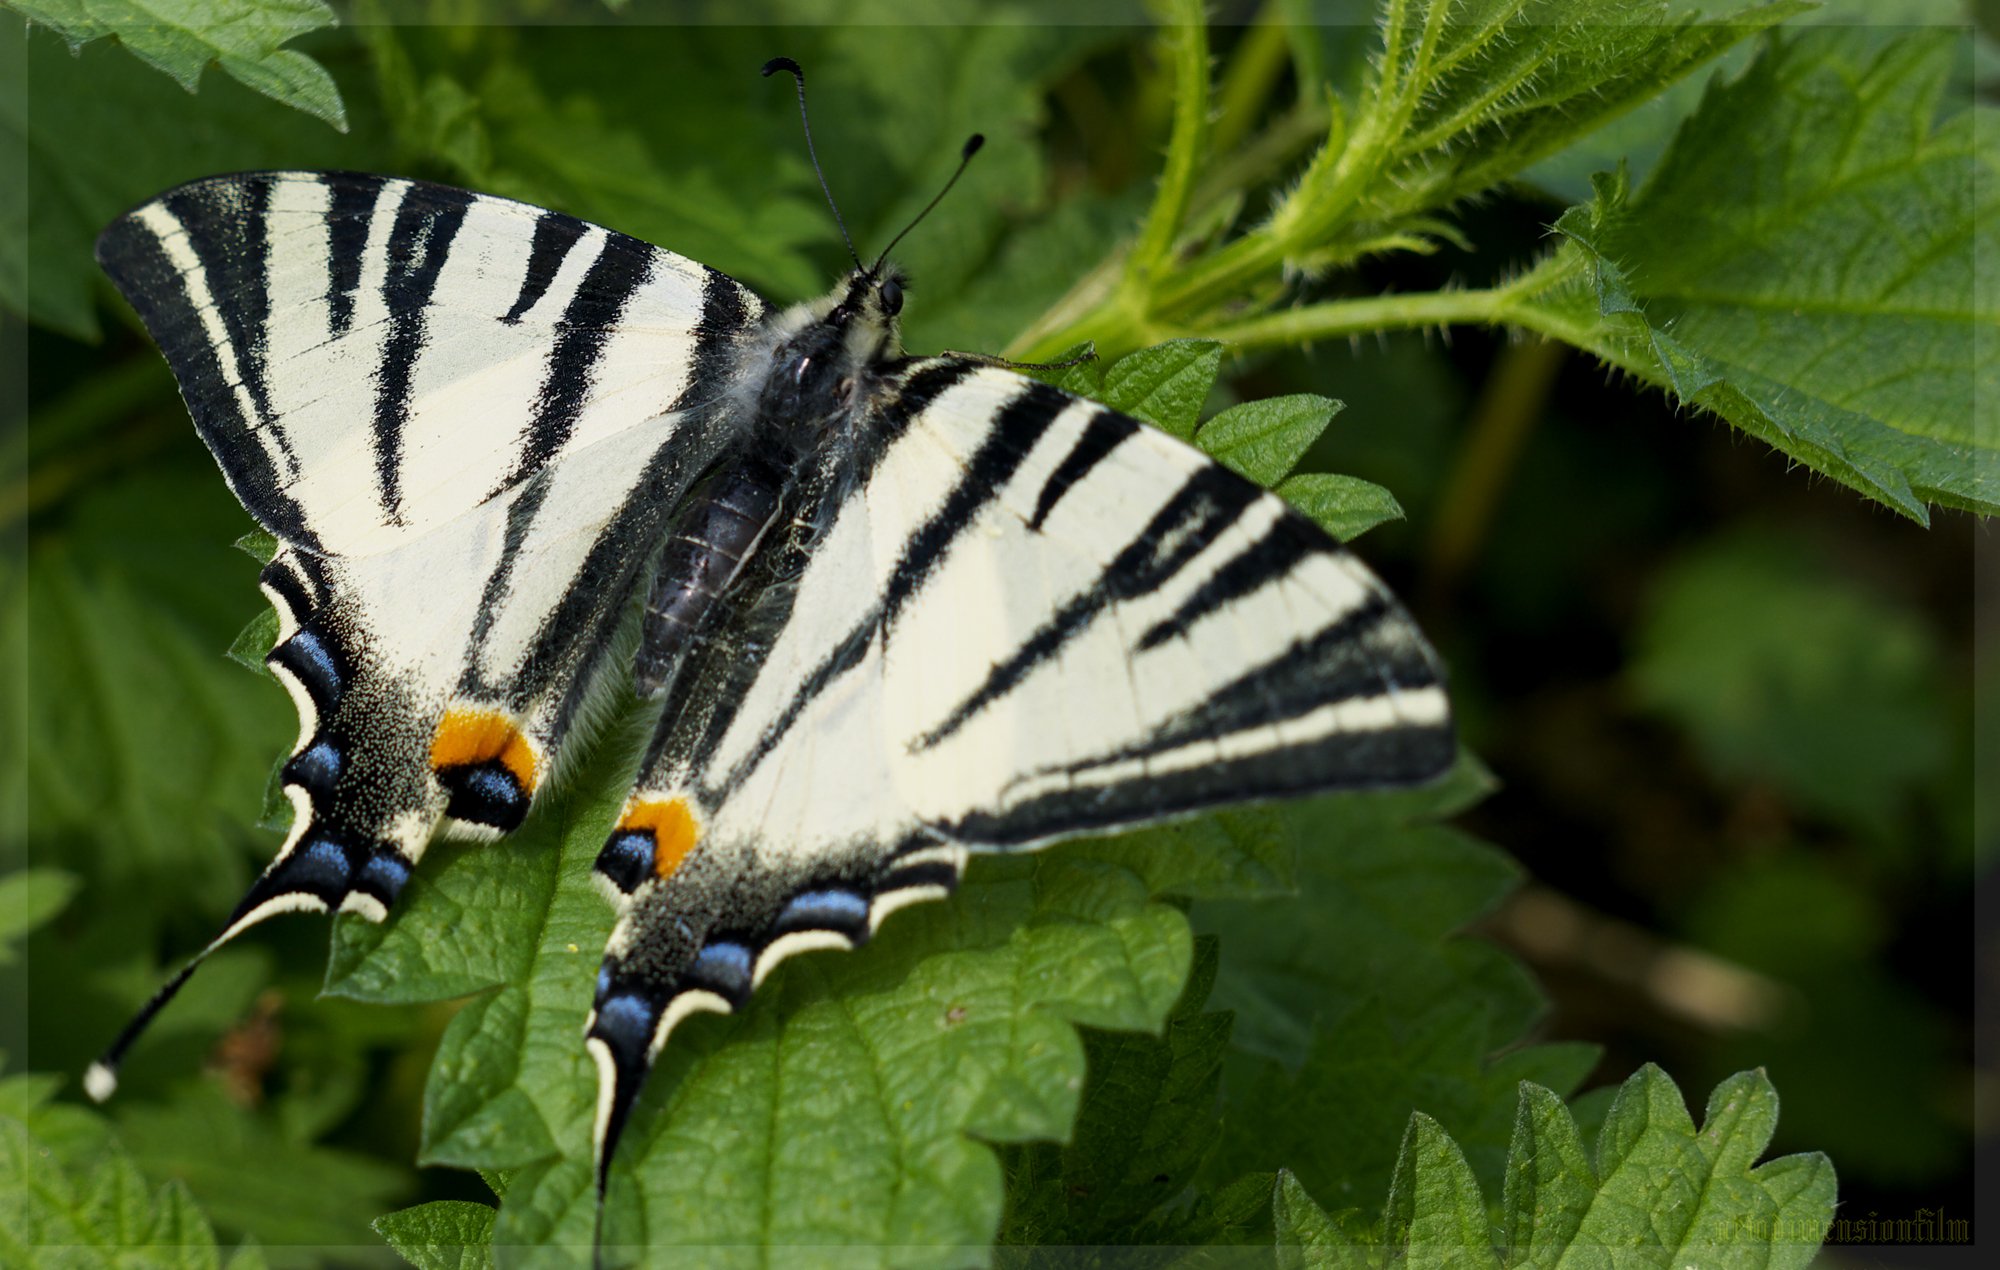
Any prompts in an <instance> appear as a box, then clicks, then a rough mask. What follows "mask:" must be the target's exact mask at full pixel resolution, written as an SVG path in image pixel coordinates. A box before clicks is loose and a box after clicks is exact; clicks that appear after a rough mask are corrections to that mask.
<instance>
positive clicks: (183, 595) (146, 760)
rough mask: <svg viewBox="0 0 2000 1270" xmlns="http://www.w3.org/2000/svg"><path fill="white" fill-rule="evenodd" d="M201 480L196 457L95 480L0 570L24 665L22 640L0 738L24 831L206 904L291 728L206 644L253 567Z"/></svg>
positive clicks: (224, 499) (238, 846) (231, 875)
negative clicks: (25, 679) (21, 564)
mask: <svg viewBox="0 0 2000 1270" xmlns="http://www.w3.org/2000/svg"><path fill="white" fill-rule="evenodd" d="M216 485H217V483H216V482H215V481H214V480H213V472H212V470H211V471H210V472H207V473H200V474H187V473H181V472H179V471H175V470H171V469H168V470H161V471H156V472H153V473H147V474H142V475H134V476H129V477H125V478H123V479H119V480H116V481H110V482H106V483H104V485H103V486H102V488H100V489H97V490H94V491H92V492H91V493H89V494H87V495H84V496H82V497H80V498H79V499H78V500H77V506H76V508H75V512H76V517H77V527H76V528H75V529H74V530H73V531H72V532H71V533H70V534H68V535H66V536H63V537H58V536H55V535H51V536H49V538H48V539H47V540H46V541H45V542H42V543H39V544H37V545H36V547H35V548H34V549H33V550H32V551H31V552H30V553H29V555H28V557H27V569H26V571H25V573H23V572H22V571H19V570H4V569H0V596H4V597H6V608H7V609H8V611H10V612H12V613H15V614H17V615H19V616H18V617H17V619H16V620H14V621H11V622H9V623H8V624H6V625H5V626H0V644H4V645H7V646H11V647H13V648H14V649H15V650H16V651H17V652H18V653H19V654H20V655H21V656H22V657H23V659H24V664H25V658H26V653H25V651H22V650H23V649H24V648H25V647H26V645H27V643H28V642H32V646H33V650H34V658H33V664H34V666H35V668H36V673H35V675H34V677H33V679H32V680H31V681H30V682H29V683H28V684H27V686H26V691H25V693H24V694H23V695H24V698H25V700H24V703H23V704H24V707H25V708H24V710H23V711H21V712H20V714H19V715H16V714H15V713H14V712H9V713H8V714H7V715H6V718H7V719H8V720H9V726H10V727H11V726H12V725H13V723H15V722H18V723H19V725H20V726H21V727H22V728H23V729H24V735H23V736H21V737H15V738H0V739H8V740H9V741H10V743H9V744H7V745H6V749H7V750H8V752H9V753H14V754H19V755H21V756H22V757H23V767H24V768H25V772H24V779H25V785H26V793H27V795H28V797H30V798H31V799H32V800H33V803H34V807H35V812H36V814H35V817H34V819H33V821H32V823H31V825H30V828H31V830H32V841H33V843H34V845H35V847H36V849H37V850H45V851H47V852H48V853H49V854H50V856H51V857H52V858H62V859H74V860H82V861H88V862H89V863H90V866H91V874H92V876H93V877H94V878H95V879H96V880H97V881H96V885H98V886H103V885H104V884H105V883H107V882H110V883H113V884H116V885H118V886H121V887H125V888H129V889H130V890H131V891H132V892H134V893H139V892H144V893H145V894H147V895H148V896H150V898H151V900H152V904H153V907H154V908H155V909H156V910H157V909H159V908H160V906H161V903H162V900H163V898H165V897H178V898H179V899H180V900H181V901H183V902H187V901H194V902H195V903H197V904H198V905H199V906H200V908H201V909H202V910H203V911H207V912H213V913H217V914H219V913H222V912H226V911H228V907H229V905H231V904H232V903H234V901H235V899H236V897H237V896H238V895H239V894H240V893H241V888H242V886H243V885H244V884H246V883H247V882H248V880H249V877H250V858H251V854H252V853H253V852H254V851H255V850H256V849H258V848H256V847H253V846H252V837H251V835H250V834H249V833H247V832H246V831H245V829H244V827H243V826H244V825H246V824H248V823H249V822H250V821H251V820H254V818H255V811H256V805H255V801H254V800H255V797H256V795H255V791H256V790H258V789H261V788H262V786H263V783H264V776H265V773H266V771H267V770H268V768H269V766H270V762H271V756H272V755H273V754H275V753H277V752H279V751H281V750H283V749H284V748H286V746H287V743H288V741H289V739H290V736H291V734H292V727H293V725H292V723H291V722H290V721H289V720H288V719H287V718H286V715H287V713H288V711H287V709H286V705H285V701H284V695H283V692H282V691H281V690H280V689H278V687H277V685H276V684H274V683H268V682H267V683H259V682H258V681H257V680H255V679H252V678H250V677H248V676H246V675H244V674H243V673H242V672H241V671H240V670H238V669H237V668H236V667H234V666H231V665H230V664H229V663H228V662H227V661H226V660H225V659H224V658H222V657H220V656H218V655H217V654H216V653H215V651H214V650H215V648H216V647H218V646H219V645H220V644H221V643H222V642H223V641H224V640H226V639H227V638H228V627H229V623H230V620H231V615H232V614H235V615H241V614H243V613H245V612H247V611H248V607H249V605H250V604H253V603H255V600H254V599H246V595H247V591H246V590H245V588H248V587H250V586H252V585H254V576H255V575H254V571H253V570H251V569H250V568H248V567H247V565H244V562H242V560H241V557H239V556H236V555H235V553H233V552H230V551H229V550H228V549H227V548H226V547H225V546H224V545H223V542H222V540H225V539H226V538H227V537H228V535H229V534H230V533H231V532H233V530H234V529H235V527H236V526H237V525H238V524H240V522H241V513H240V512H238V511H237V510H236V509H235V508H234V506H233V504H232V503H231V501H230V499H229V497H228V494H227V492H226V491H224V490H221V489H217V488H216ZM239 566H241V567H239ZM135 631H143V632H145V638H143V639H133V638H130V634H129V633H130V632H135ZM30 737H32V738H33V740H32V742H30V741H29V740H28V738H30ZM162 737H172V738H174V740H173V743H172V744H171V745H163V744H161V743H160V740H159V738H162ZM102 898H103V897H102V895H101V894H100V896H99V899H100V901H101V900H102ZM153 920H157V913H156V914H155V917H154V919H153Z"/></svg>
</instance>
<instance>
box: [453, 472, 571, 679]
mask: <svg viewBox="0 0 2000 1270" xmlns="http://www.w3.org/2000/svg"><path fill="white" fill-rule="evenodd" d="M547 476H548V474H547V472H546V471H544V472H542V473H539V474H537V477H536V479H535V480H532V481H530V482H528V483H527V484H526V485H525V486H523V487H522V488H521V490H520V492H519V493H518V494H516V495H515V497H514V500H513V502H511V503H509V504H508V505H507V528H506V530H505V531H504V535H503V537H502V540H501V544H500V561H499V563H498V564H496V565H494V566H493V572H492V573H490V574H488V575H487V576H486V586H485V588H484V589H483V590H481V592H480V595H479V612H478V614H477V615H476V616H475V617H474V618H473V620H472V634H471V636H470V638H469V639H467V641H466V647H468V648H470V649H473V650H474V652H475V655H474V656H473V657H471V658H470V659H468V660H467V662H466V664H465V673H464V674H463V675H461V676H460V677H459V688H458V691H459V694H460V695H461V696H466V697H472V698H474V699H480V698H489V697H493V696H497V695H498V693H497V691H496V690H495V688H494V687H493V686H492V685H489V684H488V683H487V682H486V679H485V676H484V675H483V674H481V673H480V667H479V657H478V656H477V655H476V654H477V652H478V651H480V650H483V649H484V648H485V646H486V637H487V636H488V635H490V634H492V632H493V623H494V620H495V619H496V618H498V617H499V616H500V605H501V602H502V601H503V600H505V599H506V598H507V592H508V590H509V589H510V588H511V587H512V585H513V580H514V566H515V565H517V564H519V563H520V560H521V547H522V544H524V543H525V542H527V540H528V531H529V530H530V529H532V528H534V524H535V517H536V516H537V515H538V514H540V512H541V510H542V503H543V502H544V501H546V500H547V498H548V496H549V489H550V486H551V484H552V482H551V481H550V480H548V479H547ZM515 704H520V703H519V702H518V701H517V702H516V703H515Z"/></svg>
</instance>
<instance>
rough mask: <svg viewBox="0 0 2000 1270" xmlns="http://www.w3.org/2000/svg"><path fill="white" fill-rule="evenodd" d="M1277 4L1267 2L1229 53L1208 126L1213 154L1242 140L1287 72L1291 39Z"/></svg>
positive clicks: (1227, 151) (1272, 0) (1226, 150)
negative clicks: (1272, 90) (1213, 114)
mask: <svg viewBox="0 0 2000 1270" xmlns="http://www.w3.org/2000/svg"><path fill="white" fill-rule="evenodd" d="M1277 8H1278V6H1277V2H1276V0H1270V2H1269V3H1266V4H1265V5H1264V7H1263V9H1262V10H1260V11H1259V12H1258V14H1257V20H1256V21H1255V22H1254V23H1252V24H1251V25H1250V26H1249V27H1248V28H1246V29H1245V30H1244V32H1243V38H1242V40H1241V41H1240V42H1239V43H1238V44H1237V46H1236V51H1235V52H1234V53H1233V54H1232V55H1231V56H1230V59H1229V66H1228V69H1227V70H1225V71H1224V72H1223V75H1222V83H1221V85H1220V87H1219V88H1218V90H1217V92H1216V95H1215V122H1214V124H1213V125H1211V127H1210V129H1209V151H1210V153H1212V154H1215V155H1218V156H1221V155H1228V154H1231V153H1233V152H1234V151H1235V150H1236V148H1237V147H1238V146H1239V145H1241V144H1243V139H1244V138H1245V137H1246V136H1248V135H1249V134H1250V127H1251V125H1252V124H1254V123H1255V122H1256V121H1257V113H1258V111H1259V110H1260V109H1262V107H1263V105H1264V102H1265V101H1266V100H1267V99H1268V98H1269V97H1270V95H1271V89H1272V87H1273V86H1274V85H1275V84H1276V83H1277V82H1278V77H1279V76H1280V75H1281V74H1283V73H1284V69H1285V59H1286V56H1287V53H1288V52H1289V41H1288V40H1287V38H1286V30H1285V23H1284V21H1283V20H1282V19H1281V18H1280V17H1279V15H1278V12H1277ZM1206 183H1207V182H1206V181H1204V184H1206ZM1228 188H1237V187H1234V186H1232V187H1228Z"/></svg>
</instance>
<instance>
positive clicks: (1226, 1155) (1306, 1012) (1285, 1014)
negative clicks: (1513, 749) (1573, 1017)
mask: <svg viewBox="0 0 2000 1270" xmlns="http://www.w3.org/2000/svg"><path fill="white" fill-rule="evenodd" d="M1484 788H1485V778H1484V776H1483V774H1482V773H1481V772H1480V771H1479V769H1478V768H1477V767H1476V765H1474V764H1471V763H1462V764H1461V767H1460V770H1459V772H1458V773H1457V774H1456V776H1455V777H1454V778H1452V779H1448V780H1446V781H1444V782H1441V783H1440V784H1439V785H1437V786H1434V787H1431V788H1429V789H1426V790H1421V791H1415V792H1411V793H1402V794H1375V795H1361V796H1351V797H1343V798H1338V799H1323V800H1320V801H1318V802H1316V803H1312V804H1308V805H1306V806H1305V807H1303V808H1301V810H1300V811H1299V812H1298V813H1297V821H1298V824H1297V829H1296V832H1297V833H1298V835H1299V837H1300V839H1301V842H1302V844H1303V845H1302V849H1301V852H1300V856H1299V859H1300V870H1299V878H1300V890H1299V894H1298V895H1296V896H1295V897H1292V898H1289V899H1274V900H1265V901H1261V902H1257V903H1206V904H1202V905H1200V906H1198V907H1197V909H1196V910H1195V914H1194V916H1195V920H1196V927H1197V929H1199V930H1202V931H1204V932H1214V933H1216V934H1218V935H1220V937H1221V940H1222V968H1221V972H1220V974H1219V976H1218V984H1217V991H1216V994H1215V1003H1216V1005H1218V1006H1226V1007H1229V1008H1232V1009H1234V1010H1235V1012H1236V1018H1237V1021H1236V1033H1235V1044H1236V1047H1237V1049H1238V1050H1239V1051H1240V1052H1239V1053H1238V1054H1237V1055H1235V1056H1234V1057H1233V1058H1232V1060H1231V1061H1230V1063H1229V1065H1228V1067H1227V1069H1226V1075H1225V1079H1224V1084H1223V1098H1224V1105H1225V1109H1226V1114H1225V1123H1226V1124H1227V1133H1226V1137H1225V1141H1224V1143H1223V1146H1222V1147H1221V1149H1220V1150H1219V1151H1218V1153H1217V1155H1216V1157H1215V1159H1214V1161H1213V1162H1212V1164H1211V1166H1210V1168H1209V1169H1208V1170H1206V1173H1205V1175H1206V1176H1207V1177H1209V1178H1234V1177H1238V1176H1241V1175H1242V1174H1244V1173H1246V1172H1253V1171H1260V1170H1261V1171H1267V1172H1268V1171H1272V1170H1275V1169H1278V1168H1286V1169H1290V1170H1291V1171H1293V1172H1294V1173H1296V1174H1297V1175H1298V1176H1299V1178H1300V1179H1301V1181H1302V1182H1303V1184H1304V1185H1306V1186H1307V1187H1309V1188H1310V1189H1312V1190H1314V1191H1315V1192H1317V1193H1319V1194H1323V1195H1327V1196H1329V1197H1333V1198H1336V1199H1337V1200H1338V1202H1340V1203H1341V1204H1343V1205H1345V1204H1352V1203H1356V1202H1359V1201H1361V1200H1362V1199H1363V1198H1364V1197H1371V1196H1374V1195H1377V1194H1380V1193H1382V1191H1383V1190H1385V1189H1386V1188H1387V1187H1388V1185H1389V1183H1390V1179H1391V1172H1392V1169H1393V1167H1394V1164H1395V1148H1394V1145H1393V1144H1394V1143H1395V1141H1396V1139H1397V1137H1398V1134H1399V1131H1400V1130H1401V1128H1402V1126H1403V1125H1404V1124H1405V1123H1406V1122H1407V1120H1408V1118H1409V1116H1410V1113H1411V1112H1412V1111H1414V1110H1422V1111H1425V1112H1427V1113H1429V1114H1430V1115H1433V1116H1435V1117H1437V1118H1438V1119H1439V1120H1440V1121H1441V1122H1442V1123H1443V1124H1445V1125H1446V1126H1448V1127H1450V1128H1451V1129H1452V1130H1453V1131H1454V1132H1455V1133H1456V1134H1458V1135H1459V1140H1460V1141H1461V1142H1462V1143H1463V1144H1464V1145H1465V1148H1466V1151H1467V1153H1468V1154H1469V1155H1470V1157H1471V1158H1472V1161H1473V1165H1474V1167H1475V1169H1476V1171H1477V1173H1478V1174H1479V1175H1480V1176H1482V1177H1484V1178H1486V1179H1488V1180H1489V1181H1490V1182H1496V1183H1497V1181H1498V1179H1499V1177H1500V1171H1501V1162H1502V1159H1503V1157H1504V1155H1505V1151H1506V1143H1507V1138H1508V1134H1509V1132H1510V1129H1511V1120H1510V1119H1509V1116H1508V1112H1507V1095H1508V1092H1509V1091H1510V1090H1511V1089H1512V1088H1513V1087H1514V1085H1515V1084H1516V1083H1517V1082H1518V1081H1520V1080H1522V1079H1534V1080H1537V1081H1539V1082H1541V1083H1544V1084H1548V1085H1552V1086H1555V1087H1557V1088H1559V1089H1562V1090H1565V1091H1567V1090H1571V1089H1574V1088H1575V1087H1576V1086H1577V1085H1578V1084H1579V1083H1580V1082H1581V1081H1582V1080H1583V1078H1584V1076H1585V1075H1586V1074H1588V1072H1589V1070H1590V1067H1591V1065H1592V1063H1593V1062H1594V1061H1595V1051H1594V1048H1593V1047H1591V1046H1587V1045H1577V1044H1556V1045H1532V1046H1518V1045H1517V1042H1518V1041H1519V1040H1520V1038H1521V1037H1522V1035H1523V1034H1524V1033H1525V1032H1526V1031H1527V1029H1528V1028H1529V1027H1530V1026H1531V1025H1532V1023H1533V1022H1534V1020H1535V1018H1536V1017H1537V1016H1538V1015H1539V1013H1540V1011H1541V1009H1542V1000H1541V995H1540V992H1539V990H1538V989H1537V988H1536V986H1535V984H1534V983H1533V981H1532V979H1531V978H1530V977H1529V976H1528V974H1527V972H1526V971H1525V970H1523V969H1522V968H1521V966H1520V965H1519V964H1518V963H1516V962H1515V961H1513V960H1512V959H1511V958H1509V957H1508V956H1506V955H1505V954H1504V953H1502V952H1501V951H1500V950H1499V949H1497V948H1495V947H1493V946H1492V945H1490V944H1487V943H1485V942H1483V941H1480V940H1476V939H1470V938H1462V937H1458V932H1460V931H1461V930H1462V929H1463V928H1464V927H1466V926H1467V925H1468V924H1470V923H1472V922H1473V921H1474V920H1475V919H1477V918H1478V917H1479V916H1480V915H1481V914H1483V913H1485V912H1487V911H1489V910H1490V909H1491V908H1492V907H1493V906H1494V905H1495V904H1497V903H1498V902H1499V901H1500V900H1501V899H1502V898H1503V897H1504V896H1505V895H1506V893H1507V892H1508V891H1510V890H1511V889H1512V888H1513V886H1514V884H1515V880H1516V876H1517V874H1516V870H1515V868H1514V866H1513V865H1512V864H1511V863H1510V862H1509V861H1508V860H1507V859H1506V858H1505V857H1503V856H1501V855H1500V854H1499V853H1498V852H1497V851H1495V850H1493V849H1492V848H1491V847H1488V846H1486V845H1484V844H1483V843H1480V842H1478V841H1476V840H1475V839H1473V838H1471V837H1469V836H1467V835H1465V834H1463V833H1460V832H1458V831H1456V830H1453V829H1448V828H1446V827H1444V826H1443V825H1441V824H1438V823H1436V820H1437V819H1438V818H1440V817H1443V816H1448V815H1451V814H1453V813H1454V812H1456V811H1457V810H1459V809H1461V808H1462V807H1463V806H1465V805H1466V804H1467V802H1468V801H1470V800H1473V799H1476V798H1477V797H1478V796H1479V795H1480V794H1481V793H1483V791H1484ZM1496 1054H1497V1055H1498V1057H1495V1055H1496Z"/></svg>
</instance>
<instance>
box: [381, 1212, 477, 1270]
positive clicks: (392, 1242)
mask: <svg viewBox="0 0 2000 1270" xmlns="http://www.w3.org/2000/svg"><path fill="white" fill-rule="evenodd" d="M493 1216H494V1214H493V1209H492V1208H491V1207H490V1206H488V1205H486V1204H472V1203H467V1202H465V1201H463V1200H437V1201H435V1202H433V1203H429V1204H418V1205H417V1206H416V1207H415V1208H404V1209H399V1210H398V1211H396V1212H393V1213H389V1214H386V1215H384V1216H381V1217H377V1218H376V1219H375V1232H376V1233H377V1234H379V1235H381V1236H382V1238H384V1239H386V1240H388V1241H389V1246H390V1247H391V1248H394V1249H395V1250H396V1251H397V1253H398V1254H400V1255H401V1256H402V1258H403V1260H405V1261H407V1262H409V1263H410V1264H411V1265H413V1266H416V1267H417V1270H478V1268H480V1267H487V1266H491V1265H492V1264H493Z"/></svg>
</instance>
